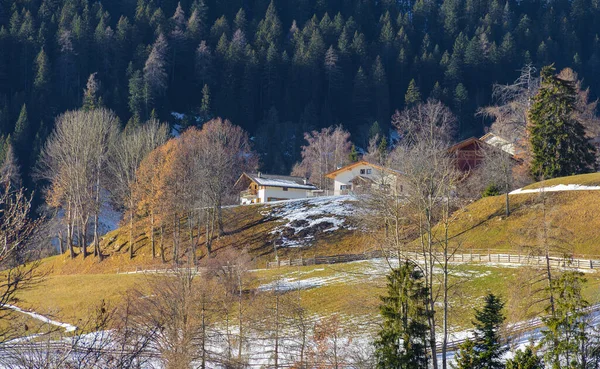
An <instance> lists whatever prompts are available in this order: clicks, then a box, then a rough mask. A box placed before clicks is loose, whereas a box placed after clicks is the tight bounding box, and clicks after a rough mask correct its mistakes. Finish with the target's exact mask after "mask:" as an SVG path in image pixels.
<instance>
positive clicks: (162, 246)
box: [160, 223, 167, 263]
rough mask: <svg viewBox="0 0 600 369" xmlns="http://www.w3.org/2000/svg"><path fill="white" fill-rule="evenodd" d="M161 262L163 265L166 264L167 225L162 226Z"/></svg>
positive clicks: (162, 224)
mask: <svg viewBox="0 0 600 369" xmlns="http://www.w3.org/2000/svg"><path fill="white" fill-rule="evenodd" d="M160 260H161V261H162V262H163V263H166V262H167V260H166V259H165V225H164V223H161V224H160Z"/></svg>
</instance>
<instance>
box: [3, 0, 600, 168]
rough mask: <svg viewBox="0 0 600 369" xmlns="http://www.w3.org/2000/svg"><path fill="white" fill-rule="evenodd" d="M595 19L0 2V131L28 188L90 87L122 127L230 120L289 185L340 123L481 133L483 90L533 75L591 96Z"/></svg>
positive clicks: (567, 7) (500, 1)
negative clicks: (310, 138)
mask: <svg viewBox="0 0 600 369" xmlns="http://www.w3.org/2000/svg"><path fill="white" fill-rule="evenodd" d="M599 16H600V1H597V0H572V1H569V0H547V1H539V0H531V1H515V0H506V1H505V0H445V1H441V0H416V1H415V0H380V1H374V0H327V1H325V0H297V1H284V0H253V1H232V0H181V1H179V2H178V1H177V0H138V1H136V0H122V1H88V0H0V133H1V134H2V135H3V138H2V141H3V142H6V141H7V140H10V141H11V142H12V143H13V144H16V145H15V147H16V151H17V153H16V154H17V159H18V162H19V163H20V165H21V168H22V170H23V171H24V173H23V174H24V175H25V176H24V178H27V177H28V176H27V175H28V173H29V168H31V167H32V166H33V165H34V164H35V162H36V160H37V156H38V153H39V152H40V150H41V147H42V146H43V144H44V142H45V139H46V137H47V136H48V134H49V133H50V132H51V131H52V129H53V125H54V120H55V117H56V116H57V115H58V114H60V113H62V112H64V111H67V110H70V109H78V108H80V107H81V106H82V105H83V104H84V102H85V101H84V100H85V99H84V90H86V88H87V91H92V92H93V93H95V94H97V96H98V98H97V101H99V103H100V104H102V105H103V106H105V107H107V108H109V109H111V110H113V111H115V112H116V114H117V115H118V116H119V118H120V120H121V124H122V125H125V124H128V123H135V122H136V121H145V120H147V119H149V118H150V117H156V118H159V119H160V120H165V121H169V122H171V123H178V124H180V125H182V126H184V127H185V126H189V125H195V124H199V123H202V122H203V121H206V120H208V119H210V118H212V117H217V116H219V117H223V118H227V119H229V120H231V121H232V122H233V123H234V124H236V125H239V126H241V127H242V128H244V129H245V130H247V131H248V132H249V133H250V135H251V136H252V137H254V138H253V142H254V146H255V149H257V151H258V152H260V153H261V154H262V156H261V157H262V167H263V168H262V169H263V170H266V171H270V172H281V173H289V171H290V169H291V167H292V166H293V164H294V163H295V162H296V161H297V160H298V159H299V151H300V146H301V145H302V144H303V137H302V134H303V132H307V131H309V130H312V129H320V128H322V127H327V126H331V125H336V124H342V125H343V126H344V127H345V128H346V129H348V130H349V131H350V133H351V134H352V140H353V141H354V142H355V143H356V144H357V145H358V146H360V147H366V146H367V143H368V139H369V137H370V136H373V134H374V132H375V131H379V132H386V131H387V130H388V128H389V127H390V117H391V115H392V114H393V112H394V110H396V109H402V108H403V107H404V106H405V105H406V104H407V102H408V103H411V102H414V101H415V100H425V99H427V98H428V97H434V98H437V99H440V100H441V101H442V102H444V103H445V104H446V105H447V106H449V107H450V108H451V109H452V110H453V112H454V114H455V115H456V116H457V117H458V118H459V122H460V123H459V138H465V137H469V136H471V135H476V134H480V133H482V132H483V131H484V129H485V126H486V124H489V123H490V122H486V121H485V120H484V119H483V118H481V117H476V116H475V112H476V110H477V108H478V107H481V106H484V105H486V104H489V103H491V102H492V93H491V91H492V85H493V84H494V83H508V82H511V81H513V80H514V79H515V78H516V77H517V76H518V75H519V72H518V70H519V69H520V68H521V67H522V66H523V65H524V64H527V63H532V64H533V65H534V66H536V67H538V70H539V69H540V67H541V66H543V65H549V64H552V63H554V64H555V66H556V68H557V69H560V68H563V67H571V68H573V69H574V70H575V71H576V72H577V73H578V74H579V76H580V78H581V79H582V80H583V81H584V84H585V86H589V87H591V91H592V93H594V92H597V91H598V90H600V89H599V88H598V84H599V83H600V73H599V70H600V37H599V36H598V34H600V23H599V22H595V21H594V20H595V19H598V17H599ZM172 112H178V113H183V114H185V115H184V116H183V118H181V117H182V115H174V114H172ZM176 117H179V118H180V119H177V120H178V121H177V122H176ZM375 122H377V124H375ZM5 146H6V145H5Z"/></svg>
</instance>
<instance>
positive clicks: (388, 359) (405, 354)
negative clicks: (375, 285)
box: [375, 261, 429, 369]
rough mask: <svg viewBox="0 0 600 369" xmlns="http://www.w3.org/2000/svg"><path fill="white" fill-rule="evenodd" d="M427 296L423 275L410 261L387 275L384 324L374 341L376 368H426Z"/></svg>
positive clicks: (383, 314)
mask: <svg viewBox="0 0 600 369" xmlns="http://www.w3.org/2000/svg"><path fill="white" fill-rule="evenodd" d="M427 295H428V294H427V288H426V287H425V286H424V285H423V274H422V273H421V272H420V271H419V270H418V269H417V268H416V267H415V265H414V264H412V263H410V262H409V261H406V262H404V263H402V264H401V265H400V267H398V268H395V269H393V270H392V271H391V272H390V274H389V275H388V276H387V295H386V296H384V297H382V298H381V300H382V305H381V307H380V314H381V316H382V318H383V325H382V328H381V330H380V331H379V334H378V338H377V340H376V341H375V357H376V360H377V368H380V369H389V368H402V369H404V368H406V369H409V368H410V369H419V368H427V367H428V357H427V337H428V331H429V327H428V323H427V314H426V309H425V304H426V300H427Z"/></svg>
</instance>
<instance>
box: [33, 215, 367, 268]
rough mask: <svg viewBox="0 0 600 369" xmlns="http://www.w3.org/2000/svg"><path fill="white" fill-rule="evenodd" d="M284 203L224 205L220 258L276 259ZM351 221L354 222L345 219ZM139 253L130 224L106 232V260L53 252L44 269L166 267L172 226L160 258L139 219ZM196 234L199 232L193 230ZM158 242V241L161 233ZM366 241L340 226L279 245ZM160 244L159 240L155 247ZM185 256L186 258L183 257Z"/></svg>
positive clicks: (336, 246) (336, 248)
mask: <svg viewBox="0 0 600 369" xmlns="http://www.w3.org/2000/svg"><path fill="white" fill-rule="evenodd" d="M280 206H282V205H258V206H243V207H235V208H229V209H224V210H223V212H224V231H225V235H224V236H222V237H220V238H219V239H217V240H215V242H214V244H213V251H214V255H216V257H219V255H220V254H222V253H223V251H225V250H228V249H235V250H241V249H246V250H247V251H248V252H249V254H250V256H251V257H252V259H253V261H254V262H255V266H256V267H264V266H265V265H266V262H267V261H272V260H273V259H274V246H273V245H274V241H275V240H276V239H277V236H276V235H274V234H272V233H271V232H272V231H273V230H275V229H276V228H277V227H278V226H280V225H282V224H283V223H285V221H284V220H283V219H280V218H278V217H274V216H270V213H271V210H273V209H274V210H277V208H278V207H280ZM346 221H347V222H349V221H351V220H349V219H346ZM185 223H186V219H182V237H183V238H184V239H183V242H182V245H181V246H180V249H181V250H185V249H186V248H187V246H188V244H189V241H188V240H187V239H186V235H187V231H186V229H183V227H184V226H185ZM135 228H136V237H135V238H136V241H135V257H134V259H129V228H128V226H124V227H122V228H119V229H117V230H115V231H113V232H110V233H108V234H106V235H105V236H104V237H103V238H102V241H101V248H102V249H103V252H104V254H105V255H107V257H106V258H105V259H104V260H103V261H102V262H98V260H97V259H96V258H94V257H89V258H88V259H86V260H83V259H82V258H81V256H77V257H76V259H75V260H71V259H70V258H69V256H68V254H67V253H65V254H63V255H58V256H54V257H51V258H47V259H45V260H44V263H43V269H44V271H48V272H50V273H51V274H53V275H69V274H102V273H116V272H124V271H134V270H136V268H139V269H148V268H154V267H157V268H165V267H168V266H170V265H171V263H170V262H171V253H172V248H171V242H172V238H171V231H170V228H168V227H167V228H166V233H165V245H166V247H165V255H167V257H166V258H167V263H161V261H160V259H159V258H155V259H153V258H152V256H151V247H150V240H149V238H148V237H147V236H146V234H145V232H144V231H145V230H147V229H148V228H149V226H148V224H147V223H145V222H144V221H140V222H137V223H136V225H135ZM194 235H195V236H196V232H195V231H194ZM156 238H157V241H156V242H157V243H158V238H159V237H158V236H157V237H156ZM204 245H205V244H204V234H203V230H202V231H201V234H200V247H199V249H198V257H199V258H200V259H202V258H204V257H205V255H206V250H205V246H204ZM364 245H365V242H363V240H362V234H361V233H360V232H356V231H351V230H348V229H339V230H337V231H335V232H325V233H319V234H317V236H316V237H315V240H314V241H310V242H309V241H307V242H306V243H305V246H303V247H293V248H279V249H278V255H279V257H280V258H284V259H285V258H296V257H300V256H304V257H309V256H310V257H312V256H315V255H316V256H322V255H333V254H338V253H359V252H363V251H365V249H364V247H365V246H364ZM156 247H157V248H158V244H157V246H156ZM184 259H185V257H184Z"/></svg>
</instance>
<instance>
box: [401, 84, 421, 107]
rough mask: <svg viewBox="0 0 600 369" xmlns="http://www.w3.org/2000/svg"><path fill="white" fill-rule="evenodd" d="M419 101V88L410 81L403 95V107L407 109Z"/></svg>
mask: <svg viewBox="0 0 600 369" xmlns="http://www.w3.org/2000/svg"><path fill="white" fill-rule="evenodd" d="M420 101H421V92H420V91H419V87H417V84H416V83H415V80H414V79H411V80H410V82H409V83H408V89H407V90H406V94H404V106H405V107H407V108H409V107H412V106H413V105H415V104H417V103H419V102H420Z"/></svg>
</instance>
